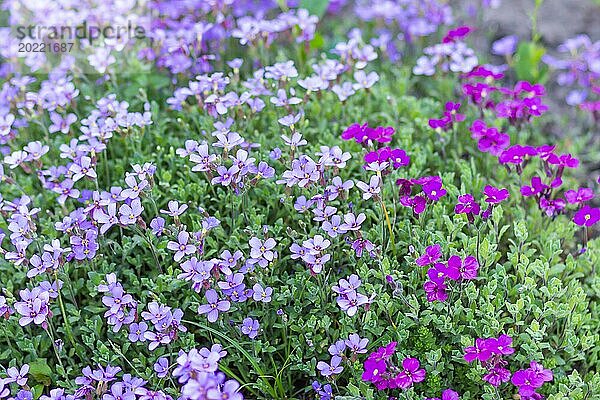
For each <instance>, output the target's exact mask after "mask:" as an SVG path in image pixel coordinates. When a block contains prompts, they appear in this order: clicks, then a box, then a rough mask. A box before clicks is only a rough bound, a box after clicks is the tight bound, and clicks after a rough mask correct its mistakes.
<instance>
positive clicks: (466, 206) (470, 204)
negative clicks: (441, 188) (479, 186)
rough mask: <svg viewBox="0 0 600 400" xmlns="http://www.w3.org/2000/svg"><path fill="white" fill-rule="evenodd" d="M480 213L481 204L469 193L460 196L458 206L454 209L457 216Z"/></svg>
mask: <svg viewBox="0 0 600 400" xmlns="http://www.w3.org/2000/svg"><path fill="white" fill-rule="evenodd" d="M480 211H481V209H480V207H479V203H477V202H476V201H475V198H474V197H473V195H472V194H470V193H467V194H463V195H462V196H458V204H456V206H455V207H454V212H455V213H456V214H471V215H479V212H480Z"/></svg>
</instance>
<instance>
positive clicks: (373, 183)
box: [356, 175, 381, 200]
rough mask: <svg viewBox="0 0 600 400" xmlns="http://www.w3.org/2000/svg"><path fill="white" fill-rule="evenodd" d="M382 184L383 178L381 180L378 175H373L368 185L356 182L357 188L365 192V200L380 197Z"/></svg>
mask: <svg viewBox="0 0 600 400" xmlns="http://www.w3.org/2000/svg"><path fill="white" fill-rule="evenodd" d="M380 182H381V178H379V176H377V175H373V176H371V179H370V180H369V183H368V184H366V183H364V182H361V181H358V182H356V187H358V188H359V189H360V190H362V191H363V192H364V193H363V196H362V197H363V199H364V200H368V199H370V198H371V197H375V198H377V197H378V195H379V193H380V192H381V187H380Z"/></svg>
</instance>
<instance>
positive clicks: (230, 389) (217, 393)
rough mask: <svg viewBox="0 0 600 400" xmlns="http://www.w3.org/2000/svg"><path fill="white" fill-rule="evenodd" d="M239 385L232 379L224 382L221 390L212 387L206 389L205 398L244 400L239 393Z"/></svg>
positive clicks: (212, 399) (213, 399) (211, 399)
mask: <svg viewBox="0 0 600 400" xmlns="http://www.w3.org/2000/svg"><path fill="white" fill-rule="evenodd" d="M239 388H240V384H239V383H238V382H237V381H234V380H233V379H230V380H228V381H226V382H225V383H224V384H223V386H222V387H221V388H219V387H213V388H210V389H208V392H207V393H206V398H207V399H210V400H220V399H227V400H244V396H243V395H242V394H241V393H239Z"/></svg>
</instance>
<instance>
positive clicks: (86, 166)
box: [69, 156, 98, 182]
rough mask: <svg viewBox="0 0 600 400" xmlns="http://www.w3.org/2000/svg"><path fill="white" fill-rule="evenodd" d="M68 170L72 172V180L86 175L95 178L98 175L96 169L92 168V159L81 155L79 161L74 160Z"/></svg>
mask: <svg viewBox="0 0 600 400" xmlns="http://www.w3.org/2000/svg"><path fill="white" fill-rule="evenodd" d="M69 171H70V172H71V173H72V174H73V176H72V177H71V179H73V182H77V181H78V180H80V179H81V178H83V177H85V176H87V177H88V178H91V179H96V178H97V177H98V176H97V175H96V171H95V170H94V165H93V164H92V159H91V158H90V157H87V156H83V157H81V158H80V159H79V161H76V162H74V163H73V164H71V166H70V167H69Z"/></svg>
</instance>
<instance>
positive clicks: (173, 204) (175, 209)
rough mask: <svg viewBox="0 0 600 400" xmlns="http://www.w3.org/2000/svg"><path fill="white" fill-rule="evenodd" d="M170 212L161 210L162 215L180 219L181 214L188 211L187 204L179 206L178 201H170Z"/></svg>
mask: <svg viewBox="0 0 600 400" xmlns="http://www.w3.org/2000/svg"><path fill="white" fill-rule="evenodd" d="M168 208H169V209H168V210H160V212H161V213H163V214H167V215H170V216H171V217H179V216H180V215H181V214H183V213H184V212H185V210H187V208H188V206H187V204H182V205H179V202H178V201H176V200H171V201H169V204H168Z"/></svg>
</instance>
